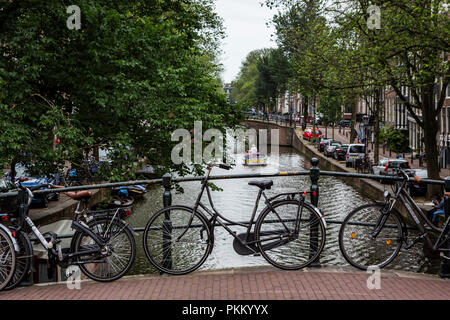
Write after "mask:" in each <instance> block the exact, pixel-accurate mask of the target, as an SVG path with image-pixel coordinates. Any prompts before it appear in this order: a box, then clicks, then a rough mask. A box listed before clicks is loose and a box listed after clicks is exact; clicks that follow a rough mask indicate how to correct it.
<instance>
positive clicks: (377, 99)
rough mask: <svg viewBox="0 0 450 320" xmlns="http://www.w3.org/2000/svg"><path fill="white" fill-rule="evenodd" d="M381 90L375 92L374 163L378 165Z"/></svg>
mask: <svg viewBox="0 0 450 320" xmlns="http://www.w3.org/2000/svg"><path fill="white" fill-rule="evenodd" d="M380 110H381V106H380V90H379V89H376V90H375V128H374V140H375V149H374V150H373V161H374V162H375V163H378V161H379V160H380V139H379V138H380Z"/></svg>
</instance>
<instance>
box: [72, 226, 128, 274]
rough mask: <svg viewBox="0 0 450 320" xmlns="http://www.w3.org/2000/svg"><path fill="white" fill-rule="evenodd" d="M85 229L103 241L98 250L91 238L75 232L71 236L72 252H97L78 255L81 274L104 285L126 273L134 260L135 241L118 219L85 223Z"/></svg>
mask: <svg viewBox="0 0 450 320" xmlns="http://www.w3.org/2000/svg"><path fill="white" fill-rule="evenodd" d="M88 226H89V228H90V229H91V230H92V231H93V232H94V233H95V234H96V235H98V236H99V237H101V238H102V239H103V240H104V241H105V245H104V246H103V247H100V246H99V245H98V244H97V243H96V242H95V241H94V239H92V237H91V236H89V235H88V234H86V233H82V232H78V233H77V234H76V235H74V241H75V245H74V251H75V252H83V251H87V250H97V251H98V252H97V253H92V254H89V255H83V256H80V257H79V258H78V259H79V260H78V261H77V262H78V263H80V262H85V263H80V264H79V267H80V269H81V271H82V272H83V273H84V274H85V275H86V276H88V277H89V278H91V279H93V280H95V281H100V282H108V281H114V280H117V279H119V278H121V277H123V276H124V275H125V274H126V273H127V272H128V270H130V268H131V266H132V264H133V262H134V259H135V257H136V242H135V240H134V236H133V234H132V233H131V231H130V230H129V229H128V227H127V226H126V225H125V222H123V221H122V220H119V219H110V218H101V219H98V220H96V219H93V220H90V221H89V222H88Z"/></svg>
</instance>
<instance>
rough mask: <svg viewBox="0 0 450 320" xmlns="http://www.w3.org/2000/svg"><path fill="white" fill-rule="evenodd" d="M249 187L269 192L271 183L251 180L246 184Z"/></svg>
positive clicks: (269, 181)
mask: <svg viewBox="0 0 450 320" xmlns="http://www.w3.org/2000/svg"><path fill="white" fill-rule="evenodd" d="M248 184H249V185H251V186H257V187H259V188H261V189H263V190H265V189H267V190H269V189H270V187H272V186H273V181H272V180H262V181H260V180H252V181H250V182H249V183H248Z"/></svg>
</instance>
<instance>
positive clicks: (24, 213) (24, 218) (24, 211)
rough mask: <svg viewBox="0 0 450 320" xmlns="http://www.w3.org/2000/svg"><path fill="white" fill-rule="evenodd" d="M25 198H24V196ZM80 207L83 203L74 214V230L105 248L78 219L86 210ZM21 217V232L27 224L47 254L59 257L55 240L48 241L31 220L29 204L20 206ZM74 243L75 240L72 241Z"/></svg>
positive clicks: (65, 256) (65, 257) (68, 256)
mask: <svg viewBox="0 0 450 320" xmlns="http://www.w3.org/2000/svg"><path fill="white" fill-rule="evenodd" d="M22 192H25V190H22ZM22 197H23V196H22ZM80 205H81V201H80V202H79V203H78V206H77V208H76V210H75V212H74V217H73V220H72V225H71V227H72V229H74V230H76V231H79V232H81V233H84V234H87V235H88V236H89V237H91V238H92V239H93V240H94V242H95V243H97V244H98V245H99V246H100V247H103V246H104V245H105V241H104V240H103V239H102V238H100V237H99V236H98V235H97V234H95V233H94V232H93V231H92V230H91V229H90V228H89V226H88V225H86V224H85V223H84V222H82V221H78V220H77V217H78V216H79V215H80V214H82V213H83V212H84V210H81V211H80V210H79V209H80ZM119 210H120V209H119V208H118V209H117V210H116V212H115V213H114V215H113V216H112V217H111V221H112V220H114V219H115V218H116V216H117V213H118V212H119ZM19 216H20V219H21V221H20V226H19V230H20V229H21V228H22V226H23V224H24V223H26V224H27V225H28V226H29V227H30V228H31V230H32V232H33V234H34V235H35V236H36V237H37V238H38V240H39V242H40V243H41V245H42V246H43V247H44V248H45V249H46V250H47V252H49V253H50V254H53V255H57V252H56V251H53V250H54V243H53V242H52V240H54V239H50V241H47V239H46V238H45V237H44V235H43V234H42V233H41V232H40V231H39V229H38V228H37V227H36V226H35V224H34V223H33V221H32V220H31V219H30V217H29V216H28V204H25V203H22V204H20V206H19ZM110 226H111V225H109V226H108V228H107V230H106V232H108V230H109V228H110ZM72 241H73V240H72ZM71 247H72V246H71ZM99 252H101V250H100V249H91V250H84V251H79V252H70V253H68V254H62V255H61V256H60V259H59V260H60V261H67V260H69V259H71V258H73V257H77V256H84V255H90V254H95V253H99Z"/></svg>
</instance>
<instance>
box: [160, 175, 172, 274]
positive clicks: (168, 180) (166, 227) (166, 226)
mask: <svg viewBox="0 0 450 320" xmlns="http://www.w3.org/2000/svg"><path fill="white" fill-rule="evenodd" d="M162 184H163V187H164V193H163V205H164V208H167V207H168V206H170V205H172V191H171V189H172V176H171V175H170V174H168V173H166V174H165V175H164V176H163V177H162ZM162 241H163V261H162V262H163V267H164V268H168V269H171V268H172V249H171V242H172V221H171V220H170V211H166V213H165V214H164V221H163V238H162Z"/></svg>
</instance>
